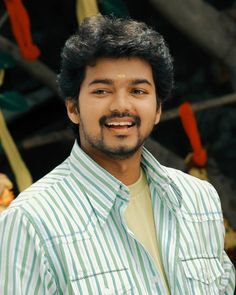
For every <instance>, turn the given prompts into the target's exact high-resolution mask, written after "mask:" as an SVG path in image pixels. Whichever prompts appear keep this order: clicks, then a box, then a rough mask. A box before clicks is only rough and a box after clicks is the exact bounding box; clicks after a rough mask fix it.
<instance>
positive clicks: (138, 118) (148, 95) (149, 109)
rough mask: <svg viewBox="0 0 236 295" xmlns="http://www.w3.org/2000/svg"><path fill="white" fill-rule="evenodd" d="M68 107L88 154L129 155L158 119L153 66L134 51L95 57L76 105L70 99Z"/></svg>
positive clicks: (82, 145)
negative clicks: (127, 55) (129, 55)
mask: <svg viewBox="0 0 236 295" xmlns="http://www.w3.org/2000/svg"><path fill="white" fill-rule="evenodd" d="M67 111H68V115H69V117H70V119H71V120H72V122H74V123H76V124H79V134H80V142H81V148H82V149H83V150H84V151H85V152H86V153H87V154H89V155H90V156H93V155H96V154H97V155H99V154H100V155H101V153H102V154H104V155H106V156H111V157H113V158H121V159H122V158H128V157H130V156H131V155H133V154H134V153H135V152H137V151H138V150H139V149H140V148H141V146H142V145H143V143H144V141H145V139H146V138H147V137H148V136H149V134H150V132H151V131H152V129H153V126H154V124H157V123H158V122H159V119H160V109H158V107H157V102H156V89H155V84H154V80H153V75H152V69H151V66H150V65H149V64H148V63H147V62H146V61H144V60H143V59H140V58H136V57H133V58H118V59H114V58H101V59H98V60H97V61H96V64H95V65H93V66H87V67H86V69H85V78H84V80H83V82H82V84H81V87H80V93H79V97H78V108H77V110H76V108H75V106H74V105H73V102H72V101H71V100H68V101H67Z"/></svg>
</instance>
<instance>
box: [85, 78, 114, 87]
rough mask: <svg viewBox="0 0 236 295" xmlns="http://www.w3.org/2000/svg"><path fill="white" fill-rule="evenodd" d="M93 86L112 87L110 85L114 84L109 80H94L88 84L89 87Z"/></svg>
mask: <svg viewBox="0 0 236 295" xmlns="http://www.w3.org/2000/svg"><path fill="white" fill-rule="evenodd" d="M93 84H107V85H112V84H114V82H113V81H112V80H111V79H95V80H93V81H92V82H90V83H89V86H90V85H93Z"/></svg>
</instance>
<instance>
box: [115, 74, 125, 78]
mask: <svg viewBox="0 0 236 295" xmlns="http://www.w3.org/2000/svg"><path fill="white" fill-rule="evenodd" d="M125 77H126V75H125V74H118V75H117V78H125Z"/></svg>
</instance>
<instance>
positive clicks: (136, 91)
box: [131, 88, 148, 95]
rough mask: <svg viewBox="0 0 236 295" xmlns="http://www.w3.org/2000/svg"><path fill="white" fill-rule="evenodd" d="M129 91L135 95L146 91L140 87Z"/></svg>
mask: <svg viewBox="0 0 236 295" xmlns="http://www.w3.org/2000/svg"><path fill="white" fill-rule="evenodd" d="M131 92H132V93H133V94H135V95H143V94H147V93H148V92H147V91H146V90H144V89H140V88H135V89H132V90H131Z"/></svg>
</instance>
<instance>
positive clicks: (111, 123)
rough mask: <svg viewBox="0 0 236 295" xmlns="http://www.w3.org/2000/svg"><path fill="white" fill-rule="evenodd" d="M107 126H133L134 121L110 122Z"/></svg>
mask: <svg viewBox="0 0 236 295" xmlns="http://www.w3.org/2000/svg"><path fill="white" fill-rule="evenodd" d="M106 125H107V126H132V125H133V123H132V122H110V123H107V124H106Z"/></svg>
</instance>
